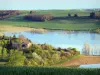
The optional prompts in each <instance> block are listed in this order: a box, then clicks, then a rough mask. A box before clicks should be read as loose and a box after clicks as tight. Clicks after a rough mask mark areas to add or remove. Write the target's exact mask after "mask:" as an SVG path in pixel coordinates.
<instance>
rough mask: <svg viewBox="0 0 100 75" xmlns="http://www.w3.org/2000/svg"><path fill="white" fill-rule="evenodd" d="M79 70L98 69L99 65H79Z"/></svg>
mask: <svg viewBox="0 0 100 75" xmlns="http://www.w3.org/2000/svg"><path fill="white" fill-rule="evenodd" d="M79 68H100V64H88V65H80V66H79Z"/></svg>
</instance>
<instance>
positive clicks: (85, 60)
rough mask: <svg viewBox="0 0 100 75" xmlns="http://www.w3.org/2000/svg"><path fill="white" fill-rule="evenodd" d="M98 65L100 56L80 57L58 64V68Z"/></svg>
mask: <svg viewBox="0 0 100 75" xmlns="http://www.w3.org/2000/svg"><path fill="white" fill-rule="evenodd" d="M98 63H100V56H84V55H81V56H80V57H79V58H75V59H73V60H71V61H68V62H65V63H63V64H60V65H59V66H78V65H83V64H98Z"/></svg>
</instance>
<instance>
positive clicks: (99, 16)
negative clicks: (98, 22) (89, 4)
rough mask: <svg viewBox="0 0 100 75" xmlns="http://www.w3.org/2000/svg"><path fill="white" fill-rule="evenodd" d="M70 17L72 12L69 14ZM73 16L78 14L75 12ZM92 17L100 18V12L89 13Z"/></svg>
mask: <svg viewBox="0 0 100 75" xmlns="http://www.w3.org/2000/svg"><path fill="white" fill-rule="evenodd" d="M68 17H72V16H71V14H70V13H69V14H68ZM73 17H78V14H74V16H73ZM89 17H90V18H100V13H99V12H98V13H95V12H91V13H90V15H89Z"/></svg>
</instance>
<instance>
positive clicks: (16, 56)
mask: <svg viewBox="0 0 100 75" xmlns="http://www.w3.org/2000/svg"><path fill="white" fill-rule="evenodd" d="M24 60H25V56H24V55H23V53H22V52H21V51H18V50H15V52H14V53H12V54H11V55H10V56H9V58H8V63H7V65H11V66H23V65H24Z"/></svg>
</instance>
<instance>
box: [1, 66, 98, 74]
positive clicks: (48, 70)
mask: <svg viewBox="0 0 100 75" xmlns="http://www.w3.org/2000/svg"><path fill="white" fill-rule="evenodd" d="M0 75H100V69H80V68H56V67H9V66H0Z"/></svg>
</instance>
